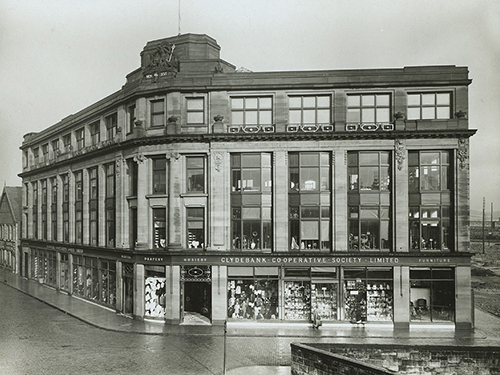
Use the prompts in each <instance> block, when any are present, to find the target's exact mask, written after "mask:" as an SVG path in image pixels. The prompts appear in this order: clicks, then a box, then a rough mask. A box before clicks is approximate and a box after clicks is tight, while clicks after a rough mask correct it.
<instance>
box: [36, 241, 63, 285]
mask: <svg viewBox="0 0 500 375" xmlns="http://www.w3.org/2000/svg"><path fill="white" fill-rule="evenodd" d="M56 261H57V254H56V252H55V251H46V250H39V249H33V250H32V252H31V277H32V278H33V279H37V280H38V281H40V282H42V283H44V284H47V285H51V286H53V287H55V286H56Z"/></svg>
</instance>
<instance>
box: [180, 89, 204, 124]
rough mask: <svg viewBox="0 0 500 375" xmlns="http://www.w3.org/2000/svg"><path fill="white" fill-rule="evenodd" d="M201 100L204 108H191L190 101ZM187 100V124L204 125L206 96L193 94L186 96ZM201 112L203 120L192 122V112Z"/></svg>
mask: <svg viewBox="0 0 500 375" xmlns="http://www.w3.org/2000/svg"><path fill="white" fill-rule="evenodd" d="M198 100H201V103H202V108H201V109H198V108H195V109H192V108H191V109H190V108H189V103H192V102H195V101H198ZM185 102H186V125H188V126H204V125H205V123H206V121H205V97H203V96H192V97H186V98H185ZM200 113H201V122H196V121H195V122H192V121H190V114H200Z"/></svg>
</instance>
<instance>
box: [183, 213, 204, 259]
mask: <svg viewBox="0 0 500 375" xmlns="http://www.w3.org/2000/svg"><path fill="white" fill-rule="evenodd" d="M198 210H201V215H198V216H195V215H190V212H194V211H198ZM199 223H201V228H198V227H196V228H190V226H196V224H198V225H199ZM190 229H195V230H198V231H199V232H201V237H202V238H201V241H199V238H197V240H198V245H196V244H194V243H193V242H194V241H191V239H190V238H191V233H190ZM200 229H201V231H200ZM205 239H206V233H205V207H199V206H188V207H186V242H187V247H188V248H190V249H191V248H195V249H204V248H205V246H206V240H205ZM192 245H196V246H192Z"/></svg>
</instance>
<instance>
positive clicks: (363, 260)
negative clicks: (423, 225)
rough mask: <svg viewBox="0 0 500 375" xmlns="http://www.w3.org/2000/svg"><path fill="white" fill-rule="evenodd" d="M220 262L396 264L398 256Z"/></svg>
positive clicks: (232, 260)
mask: <svg viewBox="0 0 500 375" xmlns="http://www.w3.org/2000/svg"><path fill="white" fill-rule="evenodd" d="M220 261H221V263H229V264H259V263H260V264H263V263H264V264H332V263H333V264H362V263H372V264H397V263H399V258H392V257H377V258H357V257H334V258H326V257H324V258H312V257H279V258H278V257H271V258H260V257H222V258H221V259H220Z"/></svg>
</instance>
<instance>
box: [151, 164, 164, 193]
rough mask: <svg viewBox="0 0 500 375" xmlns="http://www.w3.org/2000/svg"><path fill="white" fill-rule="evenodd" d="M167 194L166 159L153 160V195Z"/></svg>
mask: <svg viewBox="0 0 500 375" xmlns="http://www.w3.org/2000/svg"><path fill="white" fill-rule="evenodd" d="M166 193H167V159H165V158H161V159H160V158H158V159H153V194H166Z"/></svg>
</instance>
